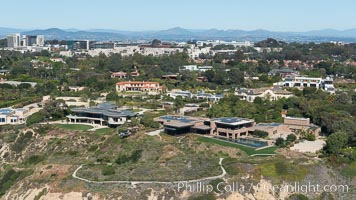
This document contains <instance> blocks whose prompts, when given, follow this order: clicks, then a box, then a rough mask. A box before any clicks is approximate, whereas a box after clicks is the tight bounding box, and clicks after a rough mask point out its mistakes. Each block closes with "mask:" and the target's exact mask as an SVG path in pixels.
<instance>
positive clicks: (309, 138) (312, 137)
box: [305, 133, 316, 141]
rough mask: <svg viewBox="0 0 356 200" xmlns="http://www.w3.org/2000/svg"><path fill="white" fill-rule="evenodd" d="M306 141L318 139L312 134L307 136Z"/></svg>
mask: <svg viewBox="0 0 356 200" xmlns="http://www.w3.org/2000/svg"><path fill="white" fill-rule="evenodd" d="M305 139H306V140H308V141H315V139H316V137H315V135H314V134H312V133H307V134H306V135H305Z"/></svg>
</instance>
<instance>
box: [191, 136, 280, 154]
mask: <svg viewBox="0 0 356 200" xmlns="http://www.w3.org/2000/svg"><path fill="white" fill-rule="evenodd" d="M198 141H201V142H207V143H213V144H217V145H221V146H226V147H233V148H238V149H241V150H242V151H244V152H245V153H246V154H247V155H253V154H274V151H275V150H276V149H277V148H278V147H276V146H272V147H268V148H265V149H261V150H256V149H255V148H252V147H247V146H244V145H240V144H234V143H231V142H225V141H222V140H218V139H214V138H208V137H198Z"/></svg>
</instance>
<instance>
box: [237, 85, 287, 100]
mask: <svg viewBox="0 0 356 200" xmlns="http://www.w3.org/2000/svg"><path fill="white" fill-rule="evenodd" d="M235 95H236V96H238V97H240V98H241V99H242V100H246V101H248V102H254V100H255V99H256V97H260V98H262V99H268V100H270V101H275V100H278V99H281V98H289V97H292V96H293V93H292V92H289V91H287V90H283V89H281V88H279V87H272V88H258V89H246V88H241V89H238V90H236V91H235Z"/></svg>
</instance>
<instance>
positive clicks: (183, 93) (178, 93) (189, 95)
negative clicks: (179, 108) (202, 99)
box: [167, 91, 193, 99]
mask: <svg viewBox="0 0 356 200" xmlns="http://www.w3.org/2000/svg"><path fill="white" fill-rule="evenodd" d="M167 96H169V97H172V98H173V99H176V97H178V96H180V97H182V98H183V99H184V98H192V97H193V94H192V93H191V92H189V91H170V92H168V93H167Z"/></svg>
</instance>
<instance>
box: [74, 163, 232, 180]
mask: <svg viewBox="0 0 356 200" xmlns="http://www.w3.org/2000/svg"><path fill="white" fill-rule="evenodd" d="M223 160H224V158H220V160H219V165H220V168H221V170H222V173H221V174H220V175H217V176H210V177H205V178H200V179H193V180H185V181H93V180H89V179H85V178H81V177H78V176H77V172H78V171H79V170H80V169H81V168H82V167H83V165H80V166H79V167H78V168H77V169H76V170H75V171H74V172H73V174H72V177H73V178H75V179H78V180H81V181H84V182H87V183H97V184H108V183H109V184H110V183H111V184H131V185H137V184H179V183H193V182H199V181H207V180H214V179H218V178H223V177H224V176H225V175H226V170H225V168H224V167H223V166H222V161H223Z"/></svg>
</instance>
